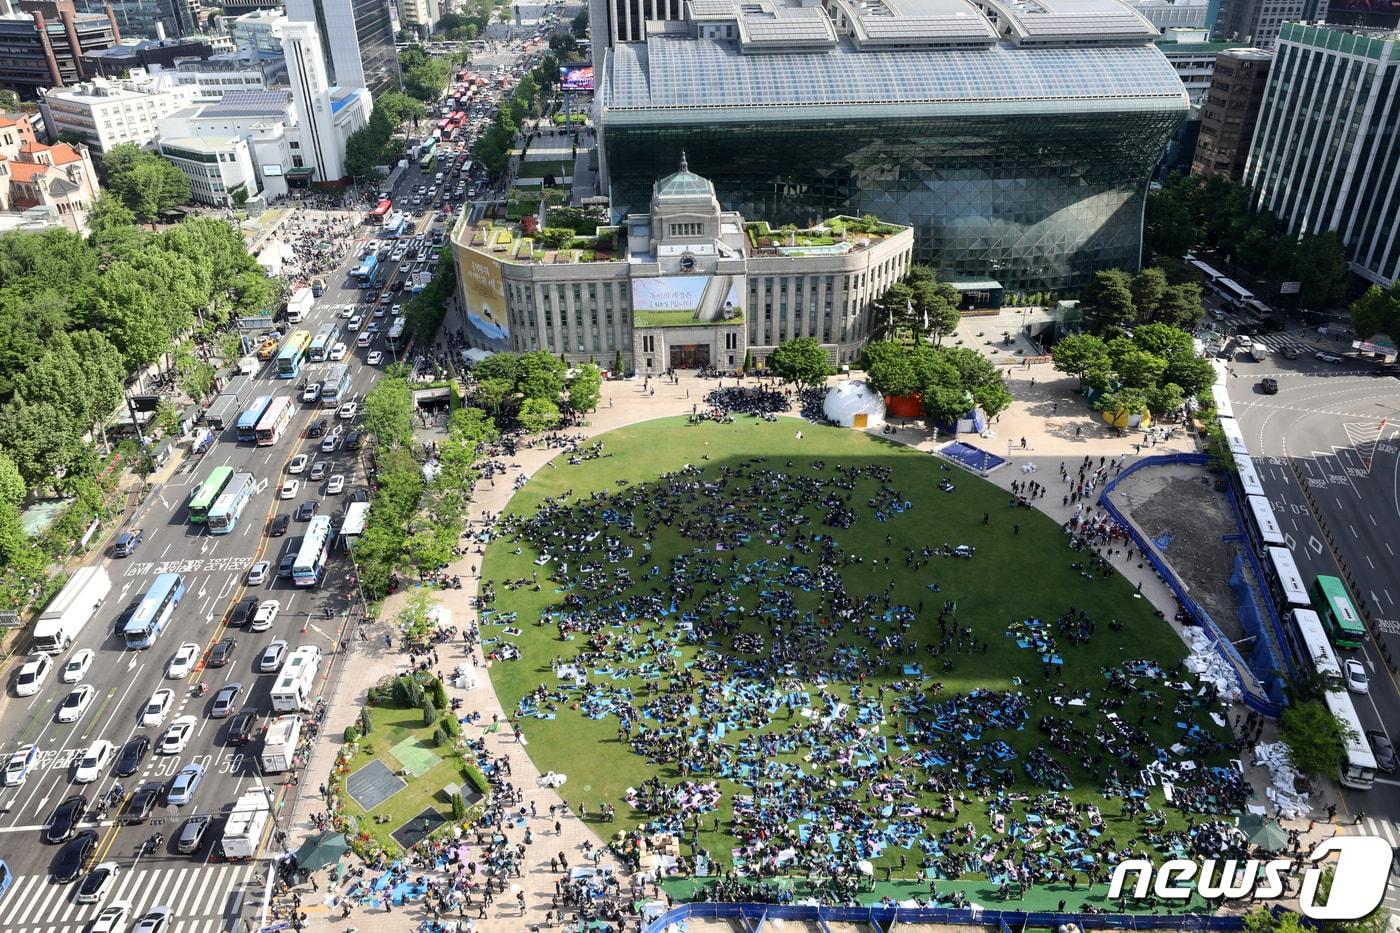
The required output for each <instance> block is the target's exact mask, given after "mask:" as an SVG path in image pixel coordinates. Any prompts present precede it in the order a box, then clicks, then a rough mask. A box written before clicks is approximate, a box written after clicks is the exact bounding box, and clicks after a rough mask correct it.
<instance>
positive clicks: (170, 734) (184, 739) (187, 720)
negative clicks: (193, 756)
mask: <svg viewBox="0 0 1400 933" xmlns="http://www.w3.org/2000/svg"><path fill="white" fill-rule="evenodd" d="M194 727H195V718H194V717H193V716H181V717H180V718H179V719H177V720H175V721H174V722H172V723H171V724H170V728H169V729H166V730H165V735H162V736H161V737H160V742H159V743H158V744H157V745H156V754H158V755H178V754H180V753H181V752H183V751H184V750H185V746H186V745H188V744H189V742H190V736H192V735H194Z"/></svg>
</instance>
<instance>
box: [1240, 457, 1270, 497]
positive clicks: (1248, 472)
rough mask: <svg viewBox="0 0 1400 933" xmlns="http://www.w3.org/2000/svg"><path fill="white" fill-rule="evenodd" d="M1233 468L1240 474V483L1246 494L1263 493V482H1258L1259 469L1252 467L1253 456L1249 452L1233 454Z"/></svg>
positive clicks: (1259, 494)
mask: <svg viewBox="0 0 1400 933" xmlns="http://www.w3.org/2000/svg"><path fill="white" fill-rule="evenodd" d="M1235 469H1236V470H1237V471H1238V472H1239V475H1240V485H1241V486H1242V487H1244V494H1245V495H1246V496H1262V495H1264V484H1263V483H1261V482H1259V471H1258V470H1256V469H1255V468H1254V458H1253V457H1251V456H1250V455H1249V454H1235Z"/></svg>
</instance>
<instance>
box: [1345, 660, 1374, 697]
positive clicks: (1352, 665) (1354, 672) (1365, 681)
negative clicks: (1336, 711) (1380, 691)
mask: <svg viewBox="0 0 1400 933" xmlns="http://www.w3.org/2000/svg"><path fill="white" fill-rule="evenodd" d="M1342 674H1343V676H1344V677H1345V678H1346V682H1347V689H1348V690H1350V691H1351V692H1352V693H1370V692H1371V678H1369V677H1367V676H1366V667H1365V666H1364V665H1363V664H1362V663H1361V662H1360V661H1357V660H1348V661H1347V662H1346V663H1345V664H1343V665H1342Z"/></svg>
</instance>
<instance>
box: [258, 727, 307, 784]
mask: <svg viewBox="0 0 1400 933" xmlns="http://www.w3.org/2000/svg"><path fill="white" fill-rule="evenodd" d="M300 738H301V717H300V716H278V717H277V718H276V719H274V720H272V723H271V724H270V725H269V726H268V727H267V732H266V733H265V734H264V735H263V749H262V755H261V756H259V758H258V763H259V764H260V765H261V766H262V771H263V774H280V773H281V772H283V771H290V770H291V769H292V759H293V758H295V757H296V751H297V741H298V740H299V739H300Z"/></svg>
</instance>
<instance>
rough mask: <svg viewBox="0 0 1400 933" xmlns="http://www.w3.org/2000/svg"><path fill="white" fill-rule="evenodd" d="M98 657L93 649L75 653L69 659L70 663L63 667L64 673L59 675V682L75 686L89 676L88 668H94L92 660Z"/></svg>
mask: <svg viewBox="0 0 1400 933" xmlns="http://www.w3.org/2000/svg"><path fill="white" fill-rule="evenodd" d="M95 657H97V655H96V653H95V652H93V650H92V649H91V648H83V649H81V650H80V651H75V652H73V656H72V657H71V658H69V659H68V663H67V664H65V665H63V673H62V674H60V675H59V678H58V679H59V680H61V681H63V682H64V683H65V684H75V683H77V682H78V681H80V680H82V679H83V677H84V676H86V675H87V672H88V668H90V667H92V659H93V658H95Z"/></svg>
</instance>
